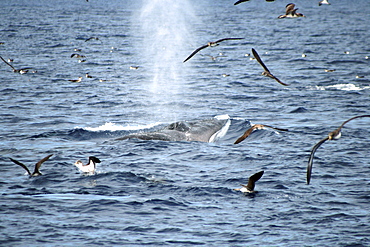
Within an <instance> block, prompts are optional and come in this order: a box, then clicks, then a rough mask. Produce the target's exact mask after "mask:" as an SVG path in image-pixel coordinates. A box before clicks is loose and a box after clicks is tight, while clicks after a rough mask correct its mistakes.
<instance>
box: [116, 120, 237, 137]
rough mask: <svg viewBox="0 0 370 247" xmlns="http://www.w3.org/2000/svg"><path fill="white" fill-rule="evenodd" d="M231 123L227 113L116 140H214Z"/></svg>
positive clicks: (224, 132)
mask: <svg viewBox="0 0 370 247" xmlns="http://www.w3.org/2000/svg"><path fill="white" fill-rule="evenodd" d="M230 124H231V120H230V117H229V116H228V115H220V116H216V117H214V118H210V119H203V120H194V121H178V122H175V123H171V124H169V125H167V126H166V127H164V128H162V129H160V130H157V131H153V132H138V133H132V134H129V135H126V136H123V137H120V138H117V139H116V140H127V139H134V138H136V139H141V140H160V141H173V142H175V141H188V142H193V141H195V142H216V141H217V140H219V139H220V138H222V137H223V136H225V134H226V133H227V131H228V129H229V127H230Z"/></svg>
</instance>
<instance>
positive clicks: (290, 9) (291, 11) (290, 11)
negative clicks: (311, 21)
mask: <svg viewBox="0 0 370 247" xmlns="http://www.w3.org/2000/svg"><path fill="white" fill-rule="evenodd" d="M294 7H295V4H294V3H289V4H287V6H286V7H285V15H279V16H278V18H279V19H282V18H296V17H306V16H305V15H303V14H302V13H297V10H298V8H297V9H295V8H294Z"/></svg>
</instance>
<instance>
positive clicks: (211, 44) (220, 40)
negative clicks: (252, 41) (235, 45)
mask: <svg viewBox="0 0 370 247" xmlns="http://www.w3.org/2000/svg"><path fill="white" fill-rule="evenodd" d="M239 39H244V38H225V39H219V40H217V41H215V42H208V43H207V44H206V45H203V46H201V47H199V48H198V49H196V50H195V51H193V53H191V54H190V56H188V57H187V58H186V59H185V60H184V63H185V62H186V61H188V60H189V59H190V58H192V57H193V56H194V55H195V54H197V53H198V52H199V51H200V50H203V49H205V48H207V47H213V46H217V45H218V43H220V42H222V41H225V40H239Z"/></svg>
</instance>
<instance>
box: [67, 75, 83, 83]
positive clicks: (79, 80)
mask: <svg viewBox="0 0 370 247" xmlns="http://www.w3.org/2000/svg"><path fill="white" fill-rule="evenodd" d="M81 80H82V76H80V77H78V79H77V80H68V81H71V82H81Z"/></svg>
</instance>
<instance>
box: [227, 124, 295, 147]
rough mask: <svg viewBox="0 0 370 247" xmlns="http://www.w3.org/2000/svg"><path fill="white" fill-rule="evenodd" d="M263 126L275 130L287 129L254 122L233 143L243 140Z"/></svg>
mask: <svg viewBox="0 0 370 247" xmlns="http://www.w3.org/2000/svg"><path fill="white" fill-rule="evenodd" d="M265 127H267V128H271V129H275V130H280V131H288V129H280V128H275V127H272V126H269V125H265V124H254V125H253V126H252V127H250V128H249V129H248V130H247V131H246V132H245V133H244V134H243V135H242V136H241V137H239V138H238V139H237V140H236V141H235V142H234V144H238V143H240V142H242V141H244V139H245V138H247V137H248V136H249V135H250V134H251V133H252V132H253V131H254V130H255V129H259V130H260V129H264V128H265Z"/></svg>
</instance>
